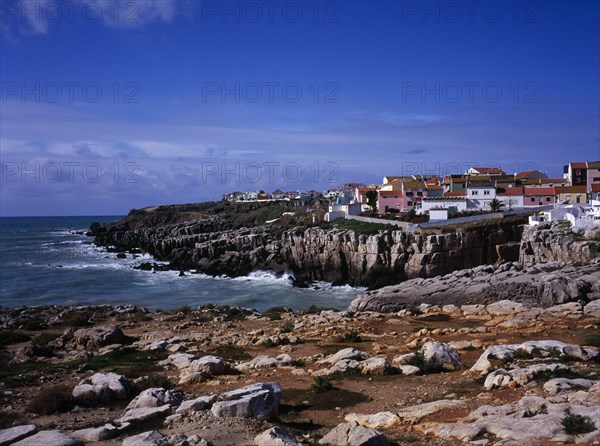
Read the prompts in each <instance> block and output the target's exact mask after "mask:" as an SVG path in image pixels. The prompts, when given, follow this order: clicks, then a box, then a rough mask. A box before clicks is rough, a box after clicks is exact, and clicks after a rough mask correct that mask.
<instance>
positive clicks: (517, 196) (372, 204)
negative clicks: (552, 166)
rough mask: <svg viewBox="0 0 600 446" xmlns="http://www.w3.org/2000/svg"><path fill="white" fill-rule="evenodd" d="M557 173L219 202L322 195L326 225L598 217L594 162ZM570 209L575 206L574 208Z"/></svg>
mask: <svg viewBox="0 0 600 446" xmlns="http://www.w3.org/2000/svg"><path fill="white" fill-rule="evenodd" d="M563 172H564V173H563V177H562V178H549V177H548V175H546V174H545V173H543V172H540V171H537V170H532V171H524V172H518V173H515V174H512V175H510V174H506V172H504V171H503V170H502V169H501V168H499V167H471V168H469V169H468V170H466V171H465V172H464V174H462V175H448V176H445V177H427V176H423V175H410V176H386V177H384V178H383V182H382V184H371V185H365V184H362V183H348V184H345V185H343V186H340V187H339V188H337V189H333V190H328V191H325V192H323V193H320V192H317V191H314V190H311V191H306V192H300V191H287V192H284V191H282V190H280V189H277V190H275V191H273V192H272V193H268V192H266V191H264V190H259V191H252V192H233V193H229V194H226V195H224V196H223V199H224V200H226V201H230V202H252V201H277V200H300V201H306V200H309V199H311V198H317V197H324V198H327V199H329V200H330V202H331V203H332V205H331V206H330V209H329V213H328V215H327V216H326V220H327V221H333V220H335V219H337V218H347V217H348V216H349V215H350V216H352V215H360V214H361V213H363V212H368V211H376V212H377V213H379V214H380V215H382V216H387V217H390V216H393V215H399V216H401V215H404V214H407V213H409V212H411V211H415V212H416V213H417V214H424V215H427V216H428V217H429V221H441V220H447V219H448V218H451V217H452V216H457V215H461V216H465V215H469V214H470V213H471V214H473V213H476V212H485V211H488V212H492V211H493V212H498V211H512V210H523V209H524V210H536V209H537V210H540V211H543V210H550V209H556V208H563V212H562V213H560V215H561V217H564V215H565V214H566V213H571V214H573V215H575V216H576V217H581V216H583V214H585V210H588V211H591V212H592V214H588V215H589V216H590V217H591V218H598V217H599V216H600V209H599V208H600V161H594V162H590V161H588V162H573V163H569V164H567V165H565V166H564V169H563ZM573 205H580V206H575V209H574V206H573ZM565 209H568V211H565ZM573 209H574V210H573ZM582 209H583V210H584V212H581V211H582ZM594 209H595V211H594ZM556 215H557V214H556V213H555V215H553V216H551V215H548V216H546V219H547V220H546V221H551V220H552V218H555V219H556V218H557V217H556ZM542 219H543V217H542ZM538 221H539V219H538Z"/></svg>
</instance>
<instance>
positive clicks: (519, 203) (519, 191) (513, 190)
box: [496, 187, 524, 210]
mask: <svg viewBox="0 0 600 446" xmlns="http://www.w3.org/2000/svg"><path fill="white" fill-rule="evenodd" d="M500 190H502V189H500ZM496 198H497V199H498V200H500V201H502V202H503V203H504V208H503V209H504V210H511V209H516V208H522V207H523V198H524V193H523V188H522V187H507V188H505V189H504V192H498V193H497V194H496Z"/></svg>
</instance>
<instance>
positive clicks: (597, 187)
mask: <svg viewBox="0 0 600 446" xmlns="http://www.w3.org/2000/svg"><path fill="white" fill-rule="evenodd" d="M592 192H600V184H592Z"/></svg>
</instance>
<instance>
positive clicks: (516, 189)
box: [498, 187, 523, 196]
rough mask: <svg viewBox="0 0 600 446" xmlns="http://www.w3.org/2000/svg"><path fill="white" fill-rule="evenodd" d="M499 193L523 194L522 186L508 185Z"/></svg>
mask: <svg viewBox="0 0 600 446" xmlns="http://www.w3.org/2000/svg"><path fill="white" fill-rule="evenodd" d="M498 195H509V196H519V195H523V188H522V187H507V188H506V189H504V192H501V193H498Z"/></svg>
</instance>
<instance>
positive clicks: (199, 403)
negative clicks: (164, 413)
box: [175, 395, 217, 414]
mask: <svg viewBox="0 0 600 446" xmlns="http://www.w3.org/2000/svg"><path fill="white" fill-rule="evenodd" d="M216 400H217V395H210V396H201V397H200V398H196V399H193V400H187V401H184V402H182V403H181V404H180V406H179V407H178V408H177V410H176V411H175V413H182V414H185V413H190V412H197V411H199V410H206V409H208V408H210V406H212V404H213V403H214V402H215V401H216Z"/></svg>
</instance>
